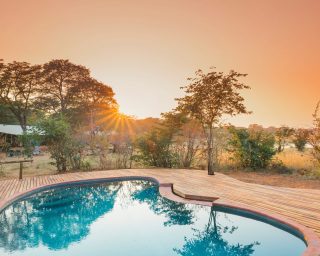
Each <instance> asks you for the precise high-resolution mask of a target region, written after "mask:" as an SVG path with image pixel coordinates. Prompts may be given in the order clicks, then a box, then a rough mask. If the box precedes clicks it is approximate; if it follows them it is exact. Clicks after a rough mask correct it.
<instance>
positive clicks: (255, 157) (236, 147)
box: [230, 127, 276, 169]
mask: <svg viewBox="0 0 320 256" xmlns="http://www.w3.org/2000/svg"><path fill="white" fill-rule="evenodd" d="M230 132H231V134H232V138H231V140H230V151H231V152H232V153H233V154H234V156H235V157H236V159H237V160H238V161H239V162H240V164H241V166H242V167H245V168H246V167H250V168H253V169H257V168H266V167H267V165H268V164H269V162H270V161H271V159H272V157H273V156H274V155H275V153H276V152H275V150H274V137H273V135H271V134H270V133H267V132H264V131H263V130H262V129H261V130H252V129H248V130H247V129H236V128H234V127H231V128H230Z"/></svg>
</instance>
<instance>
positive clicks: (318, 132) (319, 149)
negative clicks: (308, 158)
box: [309, 101, 320, 164]
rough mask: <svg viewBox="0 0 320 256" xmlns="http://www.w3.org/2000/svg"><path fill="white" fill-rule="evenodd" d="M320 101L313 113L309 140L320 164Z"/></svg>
mask: <svg viewBox="0 0 320 256" xmlns="http://www.w3.org/2000/svg"><path fill="white" fill-rule="evenodd" d="M319 112H320V101H319V102H318V104H317V106H316V109H315V111H314V113H313V115H312V116H313V129H312V131H311V134H310V137H309V142H310V144H311V145H312V154H313V156H314V158H315V160H316V161H317V162H318V164H320V114H319Z"/></svg>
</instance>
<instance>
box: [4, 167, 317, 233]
mask: <svg viewBox="0 0 320 256" xmlns="http://www.w3.org/2000/svg"><path fill="white" fill-rule="evenodd" d="M121 176H149V177H154V178H156V179H158V180H159V181H160V182H161V183H173V184H174V186H173V187H174V190H175V192H176V193H178V194H183V195H190V194H191V195H195V196H208V197H217V198H219V200H222V201H229V202H231V203H236V204H241V205H243V206H244V207H245V206H248V207H251V208H254V209H257V210H260V211H261V210H262V211H264V212H267V213H271V214H273V213H275V214H280V215H282V216H284V217H286V218H288V219H291V220H294V221H296V222H298V223H300V224H302V225H304V226H306V227H309V228H311V229H313V230H314V231H315V232H316V233H317V235H318V236H319V237H320V190H311V189H291V188H279V187H272V186H264V185H258V184H250V183H244V182H241V181H238V180H235V179H233V178H231V177H228V176H226V175H223V174H219V173H217V174H216V175H214V176H208V175H207V174H206V172H205V171H200V170H173V169H144V170H134V169H133V170H108V171H95V172H78V173H69V174H59V175H51V176H37V177H29V178H24V179H23V180H18V179H10V180H2V181H0V206H1V205H2V204H3V202H5V201H7V200H8V199H10V198H12V197H14V196H15V195H17V194H19V193H22V192H24V191H27V190H30V189H33V188H36V187H39V186H43V185H49V184H55V183H60V182H68V181H78V180H85V179H94V178H107V177H121Z"/></svg>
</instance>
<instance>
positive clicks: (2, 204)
mask: <svg viewBox="0 0 320 256" xmlns="http://www.w3.org/2000/svg"><path fill="white" fill-rule="evenodd" d="M138 179H139V180H149V181H152V182H154V183H156V184H157V185H158V186H159V192H160V194H161V196H163V197H165V198H167V199H169V200H173V201H176V202H180V203H191V204H198V205H205V206H216V207H221V208H223V209H226V210H228V209H229V210H231V211H236V212H237V213H234V214H236V215H240V216H241V215H242V216H244V214H249V215H251V216H256V217H257V219H258V220H260V221H263V222H265V223H269V224H271V225H272V223H274V226H275V224H278V225H279V226H280V225H281V226H283V227H284V230H285V229H286V228H287V229H288V230H291V231H293V233H295V234H293V233H292V234H293V235H295V236H297V237H298V238H300V239H302V240H303V241H304V242H305V243H306V245H307V248H306V249H305V250H304V251H303V253H302V254H301V256H320V238H318V236H317V235H316V234H315V232H314V231H313V230H311V229H309V228H307V227H305V226H304V225H302V224H299V223H297V222H295V221H293V220H290V219H287V218H285V217H283V216H282V215H280V214H274V213H272V214H269V213H265V212H263V211H260V210H257V209H256V208H252V207H248V206H247V205H246V206H244V205H242V204H239V203H235V202H232V201H226V200H221V199H220V198H219V197H210V196H200V195H192V194H184V193H182V192H180V191H179V190H177V189H175V187H174V184H173V183H161V182H160V181H159V180H158V179H156V178H154V177H152V176H135V175H134V176H113V177H106V178H92V179H90V178H89V179H81V180H71V181H63V182H55V183H52V184H46V185H40V186H36V187H33V188H31V189H29V190H26V191H23V192H19V193H16V194H14V195H12V196H10V197H9V198H7V199H5V200H3V201H0V211H2V210H4V209H5V208H6V207H8V206H9V205H10V204H12V203H13V202H15V201H17V200H19V199H22V198H24V197H26V196H28V195H31V194H34V193H37V192H41V191H43V190H46V189H50V188H54V187H63V186H67V185H81V184H89V183H101V182H107V181H126V180H138ZM287 232H289V231H287Z"/></svg>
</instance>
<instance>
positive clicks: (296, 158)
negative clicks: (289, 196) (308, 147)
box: [275, 149, 316, 172]
mask: <svg viewBox="0 0 320 256" xmlns="http://www.w3.org/2000/svg"><path fill="white" fill-rule="evenodd" d="M275 157H276V159H279V160H280V161H282V163H283V164H284V165H285V166H286V167H288V168H289V169H292V170H295V171H299V170H303V171H308V172H312V171H314V170H315V169H316V166H315V162H314V160H313V157H312V155H311V153H310V151H306V152H299V151H297V150H295V149H286V150H285V151H283V152H281V153H279V154H277V155H276V156H275Z"/></svg>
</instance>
